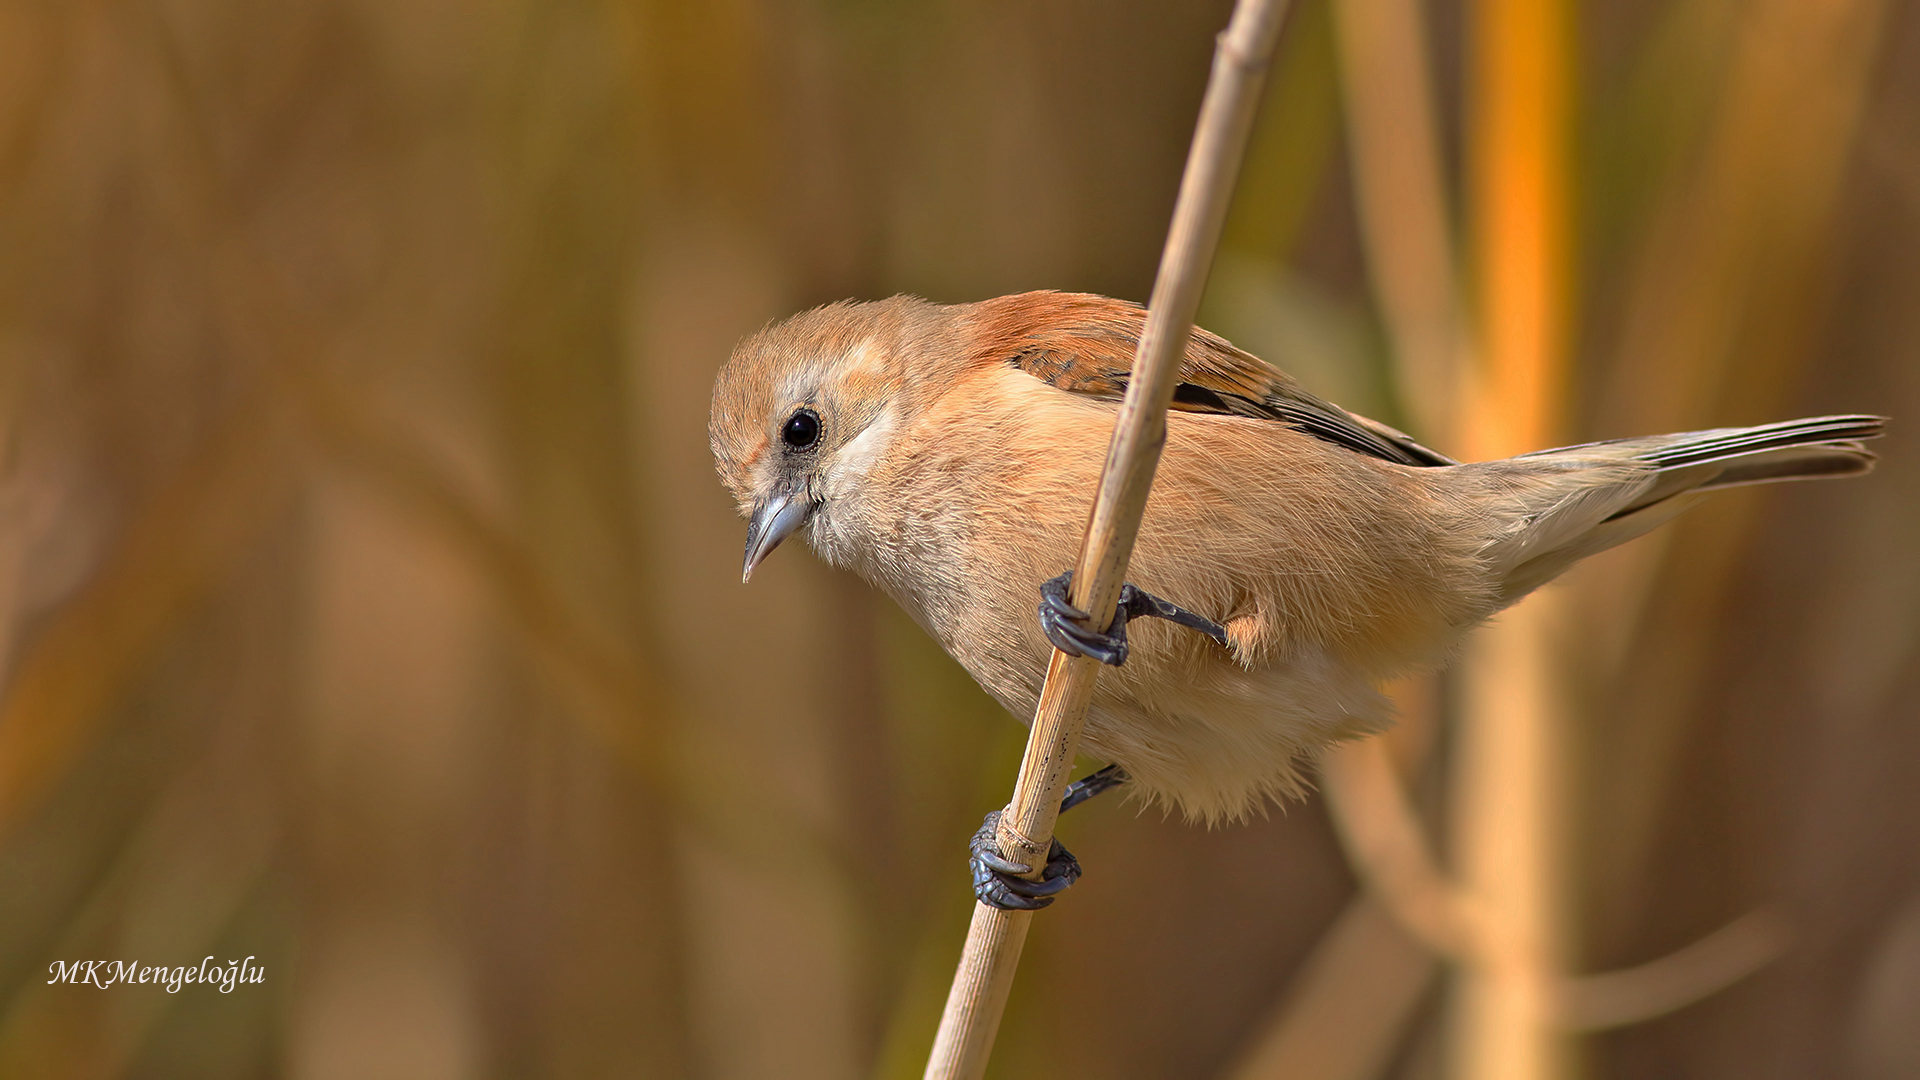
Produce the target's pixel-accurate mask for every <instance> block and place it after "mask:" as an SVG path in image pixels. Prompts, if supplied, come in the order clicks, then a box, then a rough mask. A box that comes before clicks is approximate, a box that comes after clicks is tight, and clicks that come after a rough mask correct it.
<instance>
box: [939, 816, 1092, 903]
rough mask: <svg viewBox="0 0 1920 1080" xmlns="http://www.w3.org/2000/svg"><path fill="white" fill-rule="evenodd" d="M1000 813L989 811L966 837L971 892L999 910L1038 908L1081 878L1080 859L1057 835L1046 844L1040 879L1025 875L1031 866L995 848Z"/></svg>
mask: <svg viewBox="0 0 1920 1080" xmlns="http://www.w3.org/2000/svg"><path fill="white" fill-rule="evenodd" d="M1000 813H1001V812H1000V811H998V810H995V811H994V812H993V813H991V814H988V815H987V819H986V821H984V822H982V823H981V824H980V831H979V832H976V833H974V834H973V839H971V840H969V841H967V850H968V851H969V852H970V853H971V856H972V857H971V858H970V859H968V863H969V865H970V866H971V867H972V869H973V895H975V896H977V897H979V898H980V902H981V903H983V904H986V905H988V906H990V907H997V908H999V909H1000V910H1002V911H1039V910H1040V909H1041V908H1043V907H1046V906H1047V905H1048V904H1051V903H1053V898H1054V897H1055V896H1056V895H1058V894H1059V893H1061V892H1062V891H1064V890H1065V889H1066V888H1067V886H1069V885H1072V884H1073V883H1074V882H1076V881H1079V880H1080V860H1078V859H1076V858H1074V857H1073V852H1071V851H1068V850H1067V849H1066V848H1065V847H1064V846H1063V845H1062V844H1061V843H1060V841H1059V840H1057V839H1056V840H1054V841H1053V842H1052V844H1051V845H1049V846H1048V848H1047V868H1046V869H1045V870H1043V871H1041V873H1040V880H1038V881H1034V880H1032V879H1030V878H1028V877H1026V876H1025V875H1027V874H1030V873H1032V872H1033V867H1031V866H1028V865H1026V864H1025V863H1017V862H1014V861H1012V860H1010V859H1007V858H1005V857H1004V856H1002V855H1001V854H1000V852H999V850H998V847H997V841H998V837H997V834H998V832H999V830H1000Z"/></svg>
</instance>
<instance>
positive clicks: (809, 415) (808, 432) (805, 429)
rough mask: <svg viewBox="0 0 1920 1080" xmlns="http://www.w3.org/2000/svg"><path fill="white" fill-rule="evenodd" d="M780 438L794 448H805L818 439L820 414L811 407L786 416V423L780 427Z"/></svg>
mask: <svg viewBox="0 0 1920 1080" xmlns="http://www.w3.org/2000/svg"><path fill="white" fill-rule="evenodd" d="M780 440H781V441H782V442H784V443H786V444H787V445H788V446H791V447H793V448H794V449H795V450H805V449H806V448H807V447H809V446H812V445H813V444H814V443H816V442H819V441H820V414H819V413H816V412H814V411H813V410H812V409H801V410H800V411H799V412H797V413H794V414H793V415H792V416H789V417H787V425H786V426H785V427H783V428H781V429H780Z"/></svg>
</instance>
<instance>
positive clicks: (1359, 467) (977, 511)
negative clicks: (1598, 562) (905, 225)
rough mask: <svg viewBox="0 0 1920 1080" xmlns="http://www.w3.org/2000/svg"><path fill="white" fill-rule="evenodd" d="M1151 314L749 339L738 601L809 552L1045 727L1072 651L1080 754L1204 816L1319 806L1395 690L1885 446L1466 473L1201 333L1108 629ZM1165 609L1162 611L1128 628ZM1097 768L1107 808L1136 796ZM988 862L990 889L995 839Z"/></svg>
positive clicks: (732, 460) (1688, 451)
mask: <svg viewBox="0 0 1920 1080" xmlns="http://www.w3.org/2000/svg"><path fill="white" fill-rule="evenodd" d="M1144 321H1145V312H1144V311H1143V309H1141V308H1140V307H1139V306H1138V305H1135V304H1131V303H1127V302H1124V301H1120V300H1113V299H1109V298H1107V297H1102V296H1093V295H1087V294H1076V293H1060V292H1030V293H1022V294H1019V295H1015V296H1004V297H1000V298H997V299H993V300H984V301H980V302H978V303H973V304H955V305H940V304H933V303H929V302H927V301H924V300H920V299H917V298H913V297H906V296H896V297H894V298H892V299H889V300H881V301H877V302H872V303H852V302H843V303H837V304H829V305H827V306H825V307H821V308H817V309H815V310H812V311H808V312H805V313H802V314H800V315H796V316H794V317H792V318H790V319H788V320H786V321H784V322H781V323H778V324H775V325H773V326H770V327H768V328H766V329H764V330H762V331H760V332H759V333H757V334H754V335H753V336H751V337H749V338H747V339H746V340H745V341H743V342H741V344H740V345H739V346H738V347H737V348H736V349H735V350H734V353H733V356H732V358H731V359H729V360H728V362H727V364H726V365H725V366H724V367H723V368H722V369H721V370H720V373H719V376H718V378H717V380H716V382H715V385H714V391H713V413H712V419H711V424H710V428H709V435H710V438H711V441H712V447H713V455H714V460H715V463H716V465H717V467H718V469H719V473H720V477H721V479H722V480H723V481H724V482H725V484H726V486H727V488H728V489H729V490H730V491H731V492H732V493H733V496H734V498H735V500H736V501H737V503H738V505H739V508H740V510H741V512H742V513H743V514H744V515H745V516H747V517H748V519H749V520H750V525H749V526H748V531H747V545H746V560H745V567H744V572H743V580H744V579H745V578H747V577H750V576H751V575H752V573H753V570H754V568H755V567H756V566H758V565H759V564H760V562H761V560H763V559H765V558H766V557H767V555H768V553H770V552H771V551H773V549H774V548H776V547H777V546H779V544H780V543H781V541H783V540H785V539H786V538H787V537H789V536H792V535H793V534H795V533H797V532H802V531H804V532H805V533H806V535H807V538H808V540H809V541H810V542H811V544H812V546H813V549H814V551H815V552H816V553H818V554H819V555H820V557H821V558H823V559H824V560H825V561H826V562H828V563H830V564H832V565H834V566H837V567H842V568H845V569H848V570H852V571H853V572H855V573H857V574H859V575H860V576H861V577H863V578H865V579H866V580H867V581H869V582H871V583H872V584H874V585H876V586H878V587H879V588H880V589H882V590H883V591H885V592H886V593H887V594H888V595H890V596H892V597H893V599H894V600H895V601H896V602H898V603H899V604H900V606H901V607H902V608H904V609H905V610H906V611H907V613H908V614H909V615H911V616H912V617H913V619H914V620H915V621H916V622H918V623H919V624H920V626H921V627H923V628H924V629H925V630H926V631H927V633H929V634H931V635H933V637H934V639H935V640H937V641H938V642H939V643H940V645H941V647H942V648H944V649H946V651H947V652H948V653H949V654H951V655H952V656H953V657H954V659H956V660H958V661H959V662H960V664H961V665H962V666H963V667H965V668H966V669H967V671H968V672H969V673H971V674H972V675H973V677H974V678H975V679H976V680H977V681H978V682H979V683H980V685H981V686H982V687H984V688H985V689H986V691H987V693H989V694H990V695H992V696H993V697H994V698H995V699H996V700H997V701H999V702H1000V704H1001V705H1003V706H1005V707H1006V708H1007V709H1008V710H1009V711H1010V712H1012V713H1013V715H1014V716H1015V717H1017V718H1019V719H1020V720H1021V721H1022V722H1030V721H1031V718H1032V716H1033V711H1034V706H1035V703H1036V701H1037V700H1038V696H1039V692H1040V687H1041V683H1042V680H1043V678H1044V676H1045V673H1046V669H1047V663H1048V658H1049V656H1050V654H1051V651H1052V650H1053V649H1054V648H1055V647H1060V648H1064V649H1067V650H1068V651H1077V652H1082V653H1084V654H1088V655H1096V656H1099V657H1100V658H1101V659H1102V660H1105V661H1107V662H1109V663H1116V664H1118V666H1117V667H1116V668H1115V669H1114V670H1113V671H1111V672H1109V673H1107V674H1105V675H1103V676H1102V677H1101V678H1100V679H1099V681H1098V683H1097V684H1096V687H1095V691H1094V697H1093V704H1092V707H1091V709H1090V711H1089V713H1088V716H1087V725H1086V729H1085V733H1084V736H1083V740H1082V747H1083V750H1084V752H1086V753H1087V754H1089V755H1092V756H1096V757H1100V758H1103V759H1105V760H1107V761H1110V762H1113V763H1115V764H1116V765H1117V766H1118V767H1119V769H1122V770H1124V774H1125V777H1126V778H1128V779H1129V780H1130V782H1131V783H1132V784H1133V785H1134V786H1135V787H1136V788H1137V790H1138V792H1139V793H1140V794H1141V795H1142V796H1144V797H1145V798H1147V799H1148V800H1150V801H1152V802H1154V803H1157V804H1159V805H1162V806H1164V807H1167V808H1169V809H1177V810H1179V811H1180V812H1182V813H1183V814H1184V815H1185V816H1186V817H1188V818H1189V819H1196V820H1203V821H1206V822H1209V823H1212V822H1218V821H1223V820H1233V819H1240V818H1244V817H1245V816H1247V814H1248V813H1249V812H1251V811H1252V810H1254V809H1255V808H1257V807H1258V806H1260V805H1261V804H1262V803H1263V802H1264V801H1265V800H1268V799H1270V798H1275V797H1281V796H1286V795H1291V794H1296V793H1298V792H1299V790H1300V786H1301V780H1300V768H1301V765H1302V763H1303V762H1306V761H1310V760H1311V759H1313V758H1314V757H1315V756H1316V755H1318V754H1320V753H1322V752H1324V751H1325V750H1326V749H1327V748H1328V747H1330V746H1331V745H1333V744H1334V743H1337V742H1339V741H1341V740H1344V739H1351V738H1355V737H1358V736H1362V735H1366V734H1368V733H1371V732H1377V731H1380V730H1381V729H1383V728H1384V727H1385V726H1386V725H1387V724H1388V722H1389V720H1390V718H1391V709H1390V706H1389V704H1388V702H1387V699H1386V698H1385V697H1384V696H1383V695H1382V693H1381V690H1380V687H1381V685H1382V684H1383V683H1384V682H1386V681H1387V680H1390V679H1393V678H1396V677H1398V676H1401V675H1404V674H1407V673H1410V672H1414V671H1418V670H1421V669H1429V668H1433V667H1437V666H1439V665H1440V664H1441V663H1443V662H1444V661H1445V659H1446V658H1447V656H1448V655H1449V653H1450V651H1451V650H1452V649H1453V648H1454V646H1455V645H1456V643H1457V642H1458V641H1459V640H1460V638H1461V637H1462V635H1464V634H1465V633H1466V632H1467V631H1469V630H1471V629H1472V628H1473V627H1474V626H1476V625H1478V624H1479V623H1482V622H1484V621H1485V620H1487V619H1488V618H1489V617H1490V616H1492V615H1493V614H1494V613H1496V612H1498V611H1500V610H1501V609H1502V608H1505V607H1507V606H1508V605H1510V604H1512V603H1513V602H1515V601H1516V600H1518V599H1520V598H1521V597H1522V596H1525V595H1526V594H1527V593H1528V592H1530V591H1532V590H1533V589H1535V588H1536V587H1538V586H1540V585H1541V584H1543V583H1545V582H1547V581H1548V580H1550V579H1552V578H1553V577H1555V576H1556V575H1558V574H1559V573H1561V572H1562V571H1564V570H1566V569H1567V568H1568V567H1569V566H1571V565H1573V564H1574V563H1575V562H1577V561H1578V560H1580V559H1583V558H1585V557H1586V556H1588V555H1592V554H1594V553H1596V552H1599V551H1603V550H1605V549H1607V548H1610V547H1613V546H1614V545H1616V544H1619V543H1622V542H1624V541H1626V540H1630V539H1632V538H1633V537H1636V536H1639V535H1640V534H1642V533H1645V532H1647V531H1648V530H1650V529H1652V528H1654V527H1655V526H1657V525H1660V524H1661V523H1663V522H1665V521H1667V520H1669V519H1671V518H1672V517H1673V516H1674V515H1676V514H1678V513H1680V512H1681V511H1682V510H1684V509H1686V508H1687V507H1689V506H1691V505H1693V504H1694V502H1696V501H1697V500H1698V499H1699V498H1700V497H1701V496H1702V495H1703V494H1704V493H1705V492H1707V491H1710V490H1713V489H1718V488H1724V487H1732V486H1734V485H1738V484H1751V483H1759V482H1765V481H1772V480H1787V479H1796V478H1803V477H1828V476H1851V475H1857V474H1860V473H1864V472H1866V471H1868V470H1869V469H1870V468H1871V467H1872V464H1873V460H1874V459H1873V455H1872V454H1871V453H1869V452H1868V451H1867V450H1866V449H1864V448H1863V447H1862V446H1861V445H1860V440H1862V439H1867V438H1872V437H1874V436H1876V435H1878V434H1880V431H1881V427H1882V425H1883V423H1884V421H1883V420H1882V419H1881V418H1878V417H1873V416H1827V417H1819V418H1815V419H1806V420H1792V421H1787V422H1784V423H1776V424H1768V425H1763V426H1760V427H1751V428H1721V429H1716V430H1712V431H1696V432H1687V433H1683V434H1676V435H1654V436H1648V437H1644V438H1633V439H1618V440H1612V441H1608V442H1599V443H1590V444H1587V445H1583V446H1572V447H1566V448H1563V449H1558V450H1543V451H1537V452H1534V453H1529V454H1522V455H1520V456H1518V457H1513V458H1507V459H1505V460H1500V461H1487V462H1477V463H1470V464H1462V463H1459V462H1455V461H1453V460H1452V459H1450V458H1447V457H1445V456H1444V455H1441V454H1439V453H1437V452H1435V451H1433V450H1429V449H1427V448H1426V447H1424V446H1421V445H1420V444H1418V443H1416V442H1414V441H1413V440H1412V439H1410V438H1408V437H1407V436H1406V435H1404V434H1402V433H1400V432H1398V431H1396V430H1394V429H1392V428H1390V427H1388V426H1386V425H1384V424H1381V423H1377V422H1375V421H1373V420H1369V419H1366V418H1365V417H1361V416H1357V415H1355V414H1352V413H1349V412H1346V411H1345V410H1343V409H1340V408H1339V407H1337V406H1335V405H1332V404H1330V403H1328V402H1326V401H1322V400H1321V399H1319V398H1317V397H1315V396H1313V395H1312V394H1310V393H1308V392H1307V391H1306V390H1304V389H1302V388H1301V387H1300V385H1299V384H1298V383H1296V382H1295V381H1294V380H1293V379H1291V378H1289V377H1288V376H1287V375H1285V374H1283V373H1282V372H1280V371H1278V370H1277V369H1275V368H1273V367H1271V366H1269V365H1268V364H1266V363H1265V362H1263V361H1261V360H1260V359H1258V358H1256V357H1254V356H1252V355H1249V354H1248V353H1245V352H1242V351H1240V350H1239V349H1236V348H1234V347H1233V346H1232V345H1230V344H1228V343H1227V342H1226V341H1225V340H1223V339H1222V338H1220V337H1217V336H1215V335H1213V334H1210V333H1207V332H1205V331H1203V330H1200V329H1197V328H1196V329H1195V330H1194V332H1193V334H1192V337H1191V339H1190V341H1189V343H1188V345H1187V349H1186V353H1185V355H1184V357H1183V360H1182V363H1181V367H1180V374H1179V384H1178V386H1177V388H1176V389H1175V391H1174V395H1173V411H1172V412H1171V413H1170V414H1169V416H1168V419H1167V442H1166V446H1165V449H1164V451H1163V454H1162V457H1161V459H1160V466H1159V471H1158V473H1157V476H1156V479H1155V481H1154V486H1153V490H1152V495H1151V496H1150V498H1149V500H1148V503H1147V508H1146V516H1145V518H1144V519H1143V521H1142V524H1141V528H1140V534H1139V539H1138V541H1137V544H1136V546H1135V548H1134V553H1133V559H1132V563H1131V565H1130V568H1129V574H1128V576H1129V579H1130V585H1131V586H1135V588H1130V590H1129V592H1128V595H1127V597H1126V602H1125V603H1123V605H1122V607H1123V611H1122V619H1117V620H1116V625H1115V626H1113V627H1109V628H1108V629H1107V630H1106V631H1104V632H1101V631H1093V630H1089V629H1088V628H1086V627H1084V626H1081V625H1079V623H1078V622H1077V621H1076V616H1082V617H1083V613H1079V612H1076V611H1073V610H1072V609H1071V608H1070V607H1068V605H1067V603H1066V599H1065V590H1064V588H1063V587H1062V585H1061V582H1060V580H1059V579H1058V575H1060V572H1061V571H1062V570H1063V569H1065V568H1067V567H1069V566H1070V565H1071V564H1072V563H1073V560H1074V558H1075V556H1076V553H1077V552H1078V550H1079V543H1080V540H1081V536H1082V533H1083V532H1084V530H1085V527H1086V522H1087V516H1088V512H1089V509H1090V507H1091V505H1092V500H1093V494H1094V490H1095V488H1096V487H1097V485H1098V480H1099V476H1100V471H1101V468H1102V466H1103V465H1104V463H1105V459H1106V453H1107V445H1108V441H1109V438H1110V435H1111V432H1112V429H1113V423H1114V415H1115V411H1116V409H1117V407H1118V403H1119V401H1120V398H1121V397H1122V395H1123V393H1124V392H1125V389H1126V385H1127V378H1128V374H1129V372H1130V370H1131V367H1132V363H1133V355H1134V348H1135V345H1136V343H1137V342H1138V339H1139V335H1140V332H1141V329H1142V326H1143V323H1144ZM1050 580H1052V582H1053V584H1052V586H1051V588H1050V589H1049V590H1047V593H1046V598H1045V599H1043V600H1041V601H1040V603H1039V606H1038V608H1036V592H1037V590H1039V589H1040V586H1041V584H1042V583H1043V582H1048V581H1050ZM1036 614H1038V616H1039V617H1036ZM1141 615H1159V616H1162V617H1161V618H1159V619H1156V620H1152V621H1136V622H1133V623H1131V624H1128V623H1126V622H1124V621H1123V620H1124V618H1125V617H1126V616H1132V617H1134V618H1136V619H1137V618H1138V617H1139V616H1141ZM1196 630H1197V631H1201V632H1195V631H1196ZM1121 660H1124V661H1125V662H1124V663H1120V661H1121ZM1103 774H1104V777H1105V779H1103V780H1100V781H1098V782H1097V783H1096V784H1095V785H1094V787H1095V790H1097V789H1098V787H1102V786H1107V784H1108V783H1110V782H1111V780H1113V779H1117V778H1118V777H1119V773H1118V772H1117V771H1114V770H1103ZM1083 793H1084V792H1081V794H1083ZM975 853H976V860H975V863H976V865H975V869H976V874H975V877H976V883H977V884H978V883H979V882H980V880H981V871H980V859H979V856H980V854H981V851H980V843H979V842H978V841H977V842H976V852H975ZM1068 859H1069V860H1070V859H1071V856H1068ZM986 861H987V863H988V864H989V866H990V867H993V868H994V869H995V871H996V875H997V876H1000V877H1003V878H1004V877H1007V876H1009V875H1006V874H1003V873H1000V872H999V871H1000V867H999V866H998V865H997V864H995V863H994V857H993V856H991V855H989V856H988V857H987V860H986ZM1018 869H1020V870H1025V869H1026V868H1024V867H1021V868H1018ZM1072 873H1073V874H1077V867H1074V868H1072ZM1048 877H1049V879H1057V878H1062V877H1067V878H1068V880H1069V882H1070V877H1068V872H1067V870H1066V869H1061V870H1060V871H1059V872H1056V870H1055V869H1054V868H1052V867H1050V868H1049V870H1048ZM1055 884H1056V882H1054V881H1052V880H1050V881H1049V882H1048V883H1047V884H1046V885H1045V886H1041V887H1040V888H1042V889H1052V888H1053V886H1054V885H1055ZM1034 886H1035V883H1032V882H1026V883H1023V885H1020V886H1016V887H1015V891H1016V892H1018V893H1019V896H1016V897H1015V898H1014V900H1013V901H1012V904H1013V906H1039V904H1040V903H1041V902H1044V892H1043V893H1042V895H1041V896H1039V897H1035V896H1034V891H1035V889H1034ZM989 887H993V886H991V883H989ZM993 888H997V887H993ZM1022 888H1025V889H1026V890H1027V891H1025V892H1020V890H1021V889H1022ZM1020 897H1028V898H1030V902H1028V903H1021V902H1020ZM983 898H985V894H984V893H983ZM1002 899H1005V897H1004V896H1003V897H1002ZM1002 906H1008V905H1007V904H1002Z"/></svg>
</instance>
